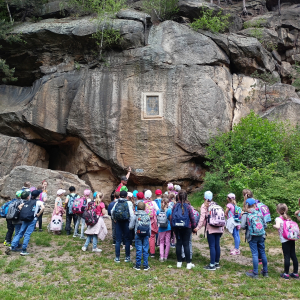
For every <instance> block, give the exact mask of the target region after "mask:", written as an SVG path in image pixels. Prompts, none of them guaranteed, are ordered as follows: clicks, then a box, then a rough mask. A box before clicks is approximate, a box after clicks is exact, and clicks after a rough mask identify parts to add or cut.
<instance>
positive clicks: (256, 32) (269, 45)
mask: <svg viewBox="0 0 300 300" xmlns="http://www.w3.org/2000/svg"><path fill="white" fill-rule="evenodd" d="M250 35H251V36H252V37H254V38H256V39H258V41H259V42H260V43H261V44H262V45H263V47H264V48H266V49H267V50H269V51H273V50H275V49H277V44H276V43H274V42H272V41H266V40H265V39H264V35H263V30H262V29H261V28H251V30H250Z"/></svg>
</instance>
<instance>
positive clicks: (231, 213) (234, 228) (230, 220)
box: [225, 193, 241, 255]
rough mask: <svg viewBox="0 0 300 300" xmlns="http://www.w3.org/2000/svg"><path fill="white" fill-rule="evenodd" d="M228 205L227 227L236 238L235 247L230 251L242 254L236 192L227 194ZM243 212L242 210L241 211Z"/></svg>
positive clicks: (234, 253) (226, 212) (232, 253)
mask: <svg viewBox="0 0 300 300" xmlns="http://www.w3.org/2000/svg"><path fill="white" fill-rule="evenodd" d="M227 202H228V203H227V205H226V210H225V216H226V218H227V222H226V228H227V229H228V231H229V232H230V233H231V234H232V236H233V239H234V249H232V250H231V251H230V255H240V254H241V251H240V242H241V239H240V232H239V231H240V228H241V224H240V222H237V220H235V213H236V201H235V194H233V193H230V194H228V195H227ZM240 214H241V211H240Z"/></svg>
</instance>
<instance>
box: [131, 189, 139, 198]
mask: <svg viewBox="0 0 300 300" xmlns="http://www.w3.org/2000/svg"><path fill="white" fill-rule="evenodd" d="M138 192H139V191H137V190H134V191H133V192H132V194H133V197H134V198H136V195H137V193H138Z"/></svg>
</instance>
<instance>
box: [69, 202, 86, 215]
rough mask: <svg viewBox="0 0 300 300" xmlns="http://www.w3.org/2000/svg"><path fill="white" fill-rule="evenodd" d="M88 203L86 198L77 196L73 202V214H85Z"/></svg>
mask: <svg viewBox="0 0 300 300" xmlns="http://www.w3.org/2000/svg"><path fill="white" fill-rule="evenodd" d="M86 205H87V199H86V198H77V199H75V200H74V202H73V206H72V212H73V214H83V212H84V210H85V208H86Z"/></svg>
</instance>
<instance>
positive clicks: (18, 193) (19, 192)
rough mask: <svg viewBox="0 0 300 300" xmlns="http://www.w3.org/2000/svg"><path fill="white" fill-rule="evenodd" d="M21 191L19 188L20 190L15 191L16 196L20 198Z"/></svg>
mask: <svg viewBox="0 0 300 300" xmlns="http://www.w3.org/2000/svg"><path fill="white" fill-rule="evenodd" d="M22 192H23V191H22V190H21V191H17V192H16V196H17V197H18V198H21V195H22Z"/></svg>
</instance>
